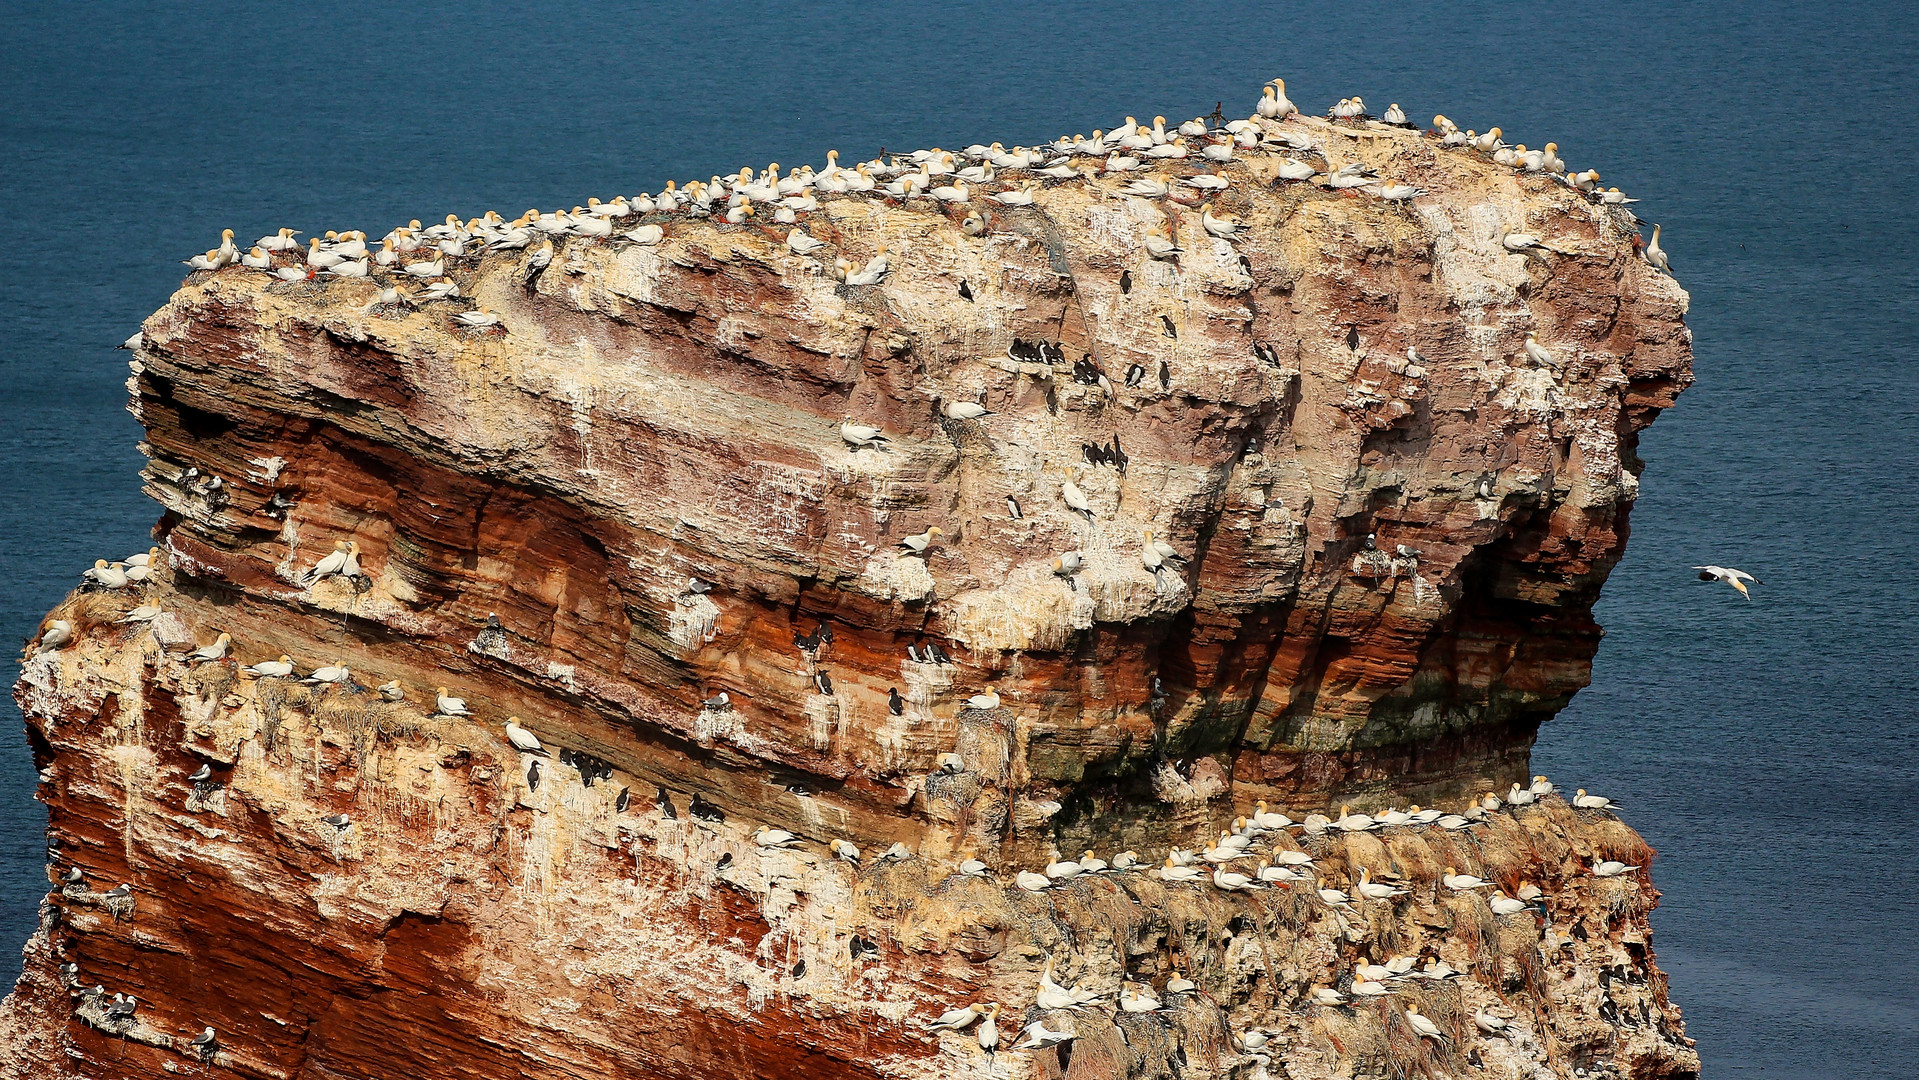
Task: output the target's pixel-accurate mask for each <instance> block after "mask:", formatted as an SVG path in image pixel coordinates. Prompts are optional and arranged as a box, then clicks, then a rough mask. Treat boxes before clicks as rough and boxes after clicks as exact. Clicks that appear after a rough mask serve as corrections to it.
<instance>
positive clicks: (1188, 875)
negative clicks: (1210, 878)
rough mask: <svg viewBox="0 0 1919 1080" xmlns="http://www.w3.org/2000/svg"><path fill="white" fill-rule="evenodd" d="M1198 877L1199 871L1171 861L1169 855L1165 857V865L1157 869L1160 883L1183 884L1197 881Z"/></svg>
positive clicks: (1171, 858)
mask: <svg viewBox="0 0 1919 1080" xmlns="http://www.w3.org/2000/svg"><path fill="white" fill-rule="evenodd" d="M1199 877H1200V871H1199V869H1198V868H1197V867H1192V866H1181V865H1179V864H1178V863H1176V862H1174V861H1173V857H1172V856H1171V855H1168V856H1167V857H1166V865H1164V866H1162V867H1160V868H1159V879H1160V880H1161V881H1171V882H1174V883H1185V882H1193V881H1198V880H1199Z"/></svg>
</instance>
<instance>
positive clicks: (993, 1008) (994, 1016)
mask: <svg viewBox="0 0 1919 1080" xmlns="http://www.w3.org/2000/svg"><path fill="white" fill-rule="evenodd" d="M998 1021H999V1006H998V1005H989V1006H987V1008H986V1017H985V1019H983V1020H981V1021H980V1022H979V1027H977V1028H975V1029H974V1030H973V1038H974V1039H975V1040H977V1041H978V1042H979V1048H980V1049H981V1050H983V1051H985V1052H986V1060H987V1062H988V1064H989V1065H990V1064H991V1062H992V1060H993V1053H994V1052H995V1051H997V1050H998V1049H999V1023H998Z"/></svg>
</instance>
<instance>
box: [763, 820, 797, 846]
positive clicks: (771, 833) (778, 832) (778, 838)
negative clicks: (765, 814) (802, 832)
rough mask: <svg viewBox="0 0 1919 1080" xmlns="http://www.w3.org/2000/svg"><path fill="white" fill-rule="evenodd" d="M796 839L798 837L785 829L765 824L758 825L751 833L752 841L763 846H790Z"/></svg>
mask: <svg viewBox="0 0 1919 1080" xmlns="http://www.w3.org/2000/svg"><path fill="white" fill-rule="evenodd" d="M798 840H799V837H797V836H794V835H793V834H792V833H790V832H787V831H786V830H785V829H775V828H772V827H771V826H767V825H762V826H760V827H759V828H758V829H757V830H755V831H754V833H753V842H754V843H756V844H758V845H759V846H761V847H765V848H783V847H792V846H793V844H794V843H796V842H798Z"/></svg>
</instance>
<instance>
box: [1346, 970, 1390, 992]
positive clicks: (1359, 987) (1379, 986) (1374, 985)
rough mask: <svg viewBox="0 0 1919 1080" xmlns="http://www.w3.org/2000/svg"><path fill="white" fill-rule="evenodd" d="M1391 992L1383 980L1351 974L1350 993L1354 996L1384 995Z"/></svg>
mask: <svg viewBox="0 0 1919 1080" xmlns="http://www.w3.org/2000/svg"><path fill="white" fill-rule="evenodd" d="M1389 993H1391V991H1390V990H1388V989H1387V988H1386V984H1385V983H1383V982H1374V981H1372V980H1370V979H1367V978H1365V977H1363V976H1360V975H1354V976H1353V988H1352V995H1353V996H1354V997H1384V996H1385V995H1386V994H1389Z"/></svg>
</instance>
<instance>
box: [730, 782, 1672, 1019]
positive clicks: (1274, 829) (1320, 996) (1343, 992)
mask: <svg viewBox="0 0 1919 1080" xmlns="http://www.w3.org/2000/svg"><path fill="white" fill-rule="evenodd" d="M1549 797H1563V796H1562V795H1561V793H1560V792H1559V790H1558V788H1557V787H1556V786H1555V785H1554V784H1553V783H1552V781H1550V780H1549V779H1547V778H1546V777H1544V776H1536V777H1534V778H1533V779H1532V782H1531V783H1530V784H1527V785H1521V784H1518V783H1514V784H1513V785H1512V787H1511V788H1510V789H1509V790H1508V791H1507V793H1506V794H1505V795H1504V796H1500V795H1496V794H1493V793H1491V792H1487V793H1485V794H1483V795H1480V796H1478V797H1476V798H1474V799H1472V800H1470V801H1469V802H1468V803H1467V804H1466V805H1465V806H1464V807H1462V808H1461V809H1460V810H1459V812H1457V813H1446V812H1443V811H1440V810H1434V809H1422V808H1420V807H1418V806H1412V807H1409V808H1407V809H1406V810H1399V809H1396V808H1395V809H1388V810H1386V811H1384V812H1382V813H1379V814H1377V815H1368V814H1356V813H1353V812H1352V811H1351V809H1350V807H1341V808H1340V811H1339V814H1338V816H1336V817H1334V816H1330V815H1326V814H1308V815H1306V816H1305V817H1304V818H1302V819H1301V820H1299V821H1294V820H1293V819H1292V818H1290V817H1288V816H1287V815H1286V814H1284V813H1281V812H1278V811H1275V810H1269V809H1268V808H1267V805H1266V803H1265V802H1263V801H1262V802H1258V803H1256V804H1255V805H1254V809H1253V812H1252V813H1251V814H1249V815H1246V816H1243V817H1240V818H1238V819H1237V820H1236V821H1235V822H1234V824H1233V828H1232V829H1230V830H1228V831H1224V832H1221V833H1220V834H1219V838H1218V840H1217V842H1214V843H1210V844H1207V845H1206V846H1205V847H1204V849H1203V850H1199V851H1193V850H1182V849H1174V850H1173V851H1171V852H1169V853H1168V854H1167V856H1166V859H1165V861H1164V863H1163V864H1161V865H1159V866H1156V867H1153V868H1151V869H1147V867H1146V864H1145V863H1143V862H1142V861H1141V860H1140V858H1139V856H1138V854H1137V853H1136V852H1133V851H1122V852H1119V853H1118V854H1116V855H1114V856H1113V857H1112V858H1111V859H1110V860H1105V859H1100V858H1097V857H1095V856H1094V854H1093V852H1091V851H1088V852H1086V853H1085V854H1084V855H1083V856H1081V857H1080V858H1079V859H1077V860H1066V859H1062V858H1061V857H1060V855H1059V852H1058V851H1054V852H1053V853H1052V855H1051V857H1050V859H1049V860H1048V862H1047V863H1046V864H1045V865H1044V866H1043V867H1040V868H1039V869H1037V870H1033V869H1026V870H1019V871H1017V872H1016V873H1015V874H1014V877H1013V882H1012V884H1013V887H1015V888H1018V889H1021V890H1024V891H1026V892H1029V893H1044V892H1047V891H1048V890H1052V889H1056V888H1060V887H1063V886H1067V885H1069V884H1070V883H1075V882H1081V881H1085V880H1089V879H1092V878H1095V877H1099V876H1105V875H1114V874H1126V873H1132V872H1142V871H1143V872H1145V873H1147V874H1149V875H1151V876H1154V877H1157V878H1158V879H1159V880H1160V881H1162V882H1165V883H1168V884H1175V885H1178V884H1191V885H1196V886H1203V885H1204V884H1206V883H1207V882H1209V881H1210V883H1211V884H1212V886H1213V887H1214V888H1215V889H1218V890H1220V891H1222V892H1229V893H1239V892H1250V891H1254V890H1259V889H1266V888H1273V887H1279V888H1288V887H1290V886H1292V885H1294V884H1298V885H1300V886H1301V887H1302V890H1301V891H1302V895H1311V896H1312V897H1313V898H1315V899H1316V900H1317V901H1318V902H1319V903H1320V904H1322V905H1324V906H1325V907H1326V908H1328V909H1331V911H1332V912H1333V913H1334V915H1335V916H1336V917H1340V918H1343V917H1344V916H1345V915H1346V914H1348V913H1351V912H1353V911H1354V910H1355V909H1356V907H1357V906H1358V905H1359V904H1363V903H1374V904H1389V903H1391V902H1392V901H1395V900H1397V899H1398V898H1400V897H1404V896H1409V895H1413V894H1414V892H1415V891H1416V889H1417V886H1416V885H1415V883H1413V882H1408V881H1397V880H1377V879H1374V878H1373V876H1372V872H1371V870H1370V869H1369V868H1367V867H1361V868H1360V872H1359V876H1358V878H1357V879H1356V880H1354V881H1353V882H1352V883H1350V884H1349V885H1348V886H1346V887H1345V888H1337V887H1334V886H1333V885H1331V884H1329V883H1328V882H1327V880H1326V879H1325V877H1324V876H1323V875H1322V874H1321V873H1320V871H1319V870H1318V869H1317V867H1316V865H1315V864H1316V863H1317V861H1318V857H1316V856H1315V855H1313V854H1312V853H1311V852H1309V851H1308V850H1307V849H1306V846H1304V844H1303V841H1306V840H1314V839H1323V838H1330V837H1334V836H1336V835H1339V834H1346V833H1358V832H1371V831H1376V830H1381V829H1395V828H1398V829H1420V828H1436V829H1441V830H1445V831H1449V832H1457V831H1462V830H1466V829H1471V828H1473V827H1475V826H1478V825H1483V824H1484V823H1486V821H1487V820H1488V819H1489V817H1490V815H1492V814H1494V813H1497V812H1501V811H1504V812H1515V811H1520V810H1523V809H1524V808H1527V807H1531V806H1534V805H1537V804H1538V803H1539V802H1540V801H1541V800H1542V799H1546V798H1549ZM1566 802H1567V803H1568V804H1570V805H1571V806H1573V807H1575V808H1577V809H1580V810H1586V811H1594V812H1606V813H1610V812H1612V811H1614V810H1617V809H1618V806H1617V804H1615V803H1613V802H1612V800H1610V799H1607V798H1605V797H1604V796H1599V795H1589V794H1587V792H1586V791H1585V789H1583V788H1581V789H1579V790H1578V791H1577V792H1576V793H1575V794H1574V795H1573V796H1572V797H1571V798H1568V799H1566ZM768 831H769V830H764V829H763V830H762V833H765V832H768ZM773 832H775V833H776V835H777V837H778V838H779V839H780V840H782V841H783V842H782V843H781V844H779V845H777V846H787V844H790V843H791V842H792V841H793V840H795V839H796V838H795V837H793V836H792V834H790V833H786V832H784V831H777V830H774V831H773ZM1294 835H1297V836H1298V837H1299V838H1300V840H1301V841H1302V842H1292V841H1291V840H1289V841H1288V842H1286V843H1277V842H1275V841H1277V840H1279V838H1281V837H1289V838H1290V837H1292V836H1294ZM761 842H762V843H765V842H766V841H765V840H762V841H761ZM843 844H844V841H838V840H836V841H834V846H835V851H836V852H837V851H838V850H839V848H840V846H841V845H843ZM1261 845H1265V846H1266V847H1267V850H1266V851H1264V852H1262V851H1260V850H1258V848H1259V846H1261ZM769 846H772V845H769ZM845 846H846V847H849V848H850V846H851V845H845ZM1253 863H1256V865H1249V864H1253ZM1638 869H1639V867H1637V866H1630V865H1627V864H1625V863H1622V862H1619V861H1617V860H1612V859H1602V858H1598V857H1594V859H1593V861H1592V863H1591V872H1592V874H1593V876H1594V877H1596V878H1616V877H1621V876H1623V875H1626V874H1629V873H1631V872H1633V871H1635V870H1638ZM960 873H961V874H964V875H969V876H978V877H984V876H988V874H989V871H988V870H987V868H986V867H985V865H984V864H982V863H980V862H978V861H977V860H971V859H969V860H967V861H966V862H965V863H962V864H961V866H960ZM1308 888H1309V889H1310V893H1308V892H1307V891H1306V890H1307V889H1308ZM1430 889H1431V890H1432V891H1433V892H1434V893H1435V894H1437V895H1459V894H1476V895H1484V896H1486V898H1487V906H1488V908H1489V909H1490V911H1491V912H1492V914H1493V915H1494V916H1495V917H1499V918H1506V917H1513V916H1519V915H1522V914H1525V913H1531V912H1537V913H1543V912H1544V910H1545V901H1546V893H1545V892H1544V890H1542V889H1541V888H1540V887H1539V886H1538V885H1536V884H1534V883H1532V882H1530V881H1521V882H1518V883H1517V884H1516V885H1515V887H1514V890H1513V892H1512V894H1511V895H1508V894H1507V893H1506V891H1505V890H1504V889H1503V888H1500V887H1499V885H1498V883H1497V882H1494V881H1490V880H1487V879H1484V878H1481V877H1478V876H1477V875H1474V874H1466V873H1460V872H1459V871H1457V870H1456V869H1454V868H1453V867H1450V866H1449V867H1446V868H1445V870H1444V871H1443V872H1442V873H1441V874H1440V875H1439V876H1438V878H1437V880H1435V881H1433V882H1432V883H1431V885H1430ZM1424 958H1425V960H1426V962H1425V964H1424V965H1423V966H1422V965H1421V964H1420V963H1419V959H1420V958H1419V957H1394V958H1390V959H1388V960H1387V961H1386V963H1384V964H1374V963H1372V962H1370V961H1369V960H1367V959H1365V958H1364V957H1361V958H1360V960H1359V961H1358V962H1357V963H1356V964H1355V965H1354V967H1353V970H1352V972H1351V981H1350V983H1349V984H1348V985H1347V987H1346V988H1345V989H1340V988H1337V987H1333V986H1324V987H1319V988H1317V989H1315V990H1313V991H1312V993H1311V994H1310V996H1309V1000H1310V1003H1311V1004H1313V1005H1318V1006H1325V1007H1340V1006H1345V1005H1349V1004H1352V1003H1353V1002H1354V1001H1356V1000H1365V999H1368V998H1377V997H1382V996H1385V995H1388V994H1391V993H1393V992H1394V991H1395V988H1397V987H1399V986H1401V985H1415V984H1419V983H1426V984H1437V983H1443V982H1448V981H1452V980H1455V979H1459V978H1461V977H1463V976H1464V974H1465V972H1464V971H1462V970H1460V969H1458V968H1455V967H1453V966H1452V965H1450V964H1448V963H1446V962H1445V961H1444V960H1443V959H1441V958H1440V957H1439V956H1438V955H1437V953H1436V952H1430V951H1429V955H1426V956H1425V957H1424ZM1342 981H1344V980H1342ZM1197 989H1198V987H1197V985H1196V984H1195V983H1194V982H1193V981H1192V980H1190V979H1188V978H1186V977H1185V975H1184V974H1183V973H1182V972H1180V971H1179V970H1177V969H1176V970H1174V971H1173V972H1172V973H1171V975H1170V977H1169V978H1168V979H1167V980H1166V982H1165V984H1164V985H1163V987H1162V988H1161V989H1159V990H1155V989H1154V987H1153V986H1152V985H1150V984H1148V983H1143V982H1138V981H1133V980H1125V979H1122V980H1121V981H1120V985H1119V991H1118V994H1117V995H1116V996H1114V997H1112V998H1110V999H1109V998H1108V996H1107V995H1106V994H1103V993H1100V992H1097V991H1094V990H1090V989H1088V988H1086V986H1085V985H1084V983H1083V982H1082V983H1077V984H1075V985H1073V986H1062V985H1060V983H1059V982H1057V981H1056V977H1055V969H1054V964H1053V961H1052V960H1051V959H1048V961H1047V963H1046V968H1045V971H1044V972H1043V973H1042V974H1041V976H1040V983H1039V987H1038V990H1037V992H1036V994H1035V996H1034V1000H1033V1008H1034V1009H1035V1010H1037V1011H1038V1012H1040V1013H1042V1014H1056V1013H1061V1012H1066V1013H1072V1012H1077V1011H1078V1010H1082V1009H1087V1008H1096V1009H1100V1010H1103V1011H1107V1012H1113V1011H1117V1012H1119V1013H1133V1014H1140V1013H1153V1012H1157V1011H1159V1010H1161V1009H1163V1008H1166V1007H1167V1005H1168V1004H1169V1002H1170V1001H1171V999H1174V998H1178V997H1180V996H1181V995H1185V994H1191V993H1194V992H1195V991H1196V990H1197ZM999 1011H1000V1006H999V1005H998V1004H994V1003H973V1004H969V1005H966V1006H964V1007H962V1008H957V1009H953V1010H950V1011H948V1012H946V1013H945V1014H943V1015H941V1016H940V1017H938V1018H936V1019H934V1020H932V1021H930V1022H929V1023H928V1024H927V1025H926V1026H927V1028H928V1029H929V1030H935V1031H961V1030H964V1029H966V1028H967V1027H969V1026H971V1025H974V1024H980V1025H982V1027H981V1031H980V1034H981V1037H980V1041H979V1044H980V1047H981V1048H982V1049H983V1050H986V1051H987V1052H988V1053H989V1054H990V1053H992V1052H993V1051H994V1050H995V1049H997V1047H998V1045H999V1031H998V1028H997V1026H996V1025H995V1021H996V1019H997V1017H998V1015H999ZM1405 1015H1406V1020H1407V1023H1409V1024H1410V1025H1411V1026H1412V1028H1413V1030H1414V1031H1416V1032H1418V1033H1419V1034H1420V1035H1421V1036H1424V1037H1427V1038H1433V1039H1439V1038H1443V1037H1444V1036H1443V1033H1442V1032H1441V1030H1440V1028H1439V1027H1438V1025H1436V1024H1435V1023H1434V1022H1433V1021H1432V1020H1431V1019H1430V1018H1428V1017H1425V1016H1423V1015H1420V1014H1419V1011H1418V1007H1417V1006H1416V1005H1408V1006H1407V1007H1406V1010H1405ZM1473 1019H1474V1023H1475V1025H1476V1026H1477V1027H1478V1028H1479V1030H1481V1031H1482V1032H1485V1033H1487V1034H1497V1033H1499V1032H1501V1031H1503V1030H1504V1028H1505V1027H1506V1020H1505V1019H1504V1018H1502V1017H1500V1016H1498V1015H1495V1014H1494V1013H1492V1012H1489V1011H1486V1010H1483V1009H1482V1010H1479V1011H1478V1012H1477V1013H1475V1015H1474V1018H1473ZM1049 1021H1050V1022H1054V1023H1057V1022H1058V1021H1057V1020H1054V1019H1053V1017H1052V1016H1050V1015H1041V1016H1039V1017H1038V1018H1037V1019H1035V1020H1033V1021H1032V1022H1031V1023H1029V1024H1028V1025H1027V1026H1026V1027H1025V1029H1024V1030H1023V1031H1022V1033H1021V1037H1020V1039H1019V1040H1018V1041H1016V1042H1015V1043H1014V1045H1013V1046H1012V1047H1011V1049H1015V1050H1030V1049H1041V1048H1044V1047H1046V1046H1051V1045H1056V1044H1058V1043H1061V1042H1067V1041H1070V1040H1072V1039H1073V1038H1075V1037H1076V1035H1075V1034H1074V1032H1072V1031H1063V1030H1053V1029H1050V1028H1048V1027H1047V1026H1046V1025H1047V1024H1048V1022H1049ZM1271 1037H1272V1036H1271V1034H1270V1033H1269V1032H1265V1031H1259V1030H1252V1031H1245V1032H1240V1033H1236V1034H1235V1036H1234V1038H1235V1042H1236V1044H1237V1045H1238V1047H1239V1048H1240V1049H1241V1050H1242V1051H1244V1052H1245V1053H1247V1054H1249V1055H1253V1056H1264V1051H1265V1049H1266V1047H1267V1044H1268V1042H1269V1041H1270V1039H1271Z"/></svg>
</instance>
